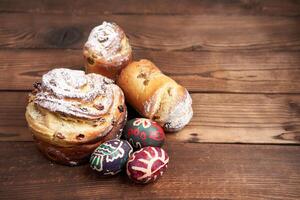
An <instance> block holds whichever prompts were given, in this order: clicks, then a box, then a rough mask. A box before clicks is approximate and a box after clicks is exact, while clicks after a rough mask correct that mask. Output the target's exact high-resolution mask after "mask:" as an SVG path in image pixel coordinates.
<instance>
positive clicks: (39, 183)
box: [0, 142, 300, 200]
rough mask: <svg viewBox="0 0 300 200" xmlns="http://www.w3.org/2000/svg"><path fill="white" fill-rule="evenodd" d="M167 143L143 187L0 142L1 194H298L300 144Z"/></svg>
mask: <svg viewBox="0 0 300 200" xmlns="http://www.w3.org/2000/svg"><path fill="white" fill-rule="evenodd" d="M165 148H166V150H167V152H168V154H169V156H170V164H169V166H168V170H167V172H166V173H165V174H164V175H163V177H162V178H161V179H160V180H159V181H158V182H156V183H154V184H149V185H146V186H142V185H135V184H133V183H131V182H130V181H129V180H128V179H127V177H126V175H125V174H121V175H117V176H115V177H112V178H101V177H100V176H97V174H95V173H94V172H93V171H92V170H91V169H90V168H89V167H88V165H84V166H80V167H73V168H71V167H66V166H60V165H56V164H51V163H50V162H49V161H48V160H46V159H45V158H44V157H43V156H42V155H41V154H40V153H39V152H38V150H37V149H36V148H35V146H34V144H33V143H32V142H12V143H10V142H1V145H0V156H1V160H0V165H1V166H2V167H1V168H0V174H1V176H0V186H1V187H0V193H1V198H2V199H40V198H41V197H42V198H43V199H53V198H55V199H98V198H101V199H113V198H114V199H120V198H121V199H123V198H125V199H135V198H137V199H183V198H186V199H196V198H203V199H211V200H212V199H216V198H218V199H263V198H264V199H287V200H292V199H299V198H300V171H299V170H298V169H299V165H300V146H289V147H286V146H276V145H272V146H262V145H222V144H219V145H216V144H214V145H211V144H202V145H199V144H182V143H173V142H168V144H167V145H166V147H165ZM25 149H26V150H25ZM175 191H176V192H175Z"/></svg>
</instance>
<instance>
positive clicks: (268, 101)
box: [0, 92, 300, 144]
mask: <svg viewBox="0 0 300 200" xmlns="http://www.w3.org/2000/svg"><path fill="white" fill-rule="evenodd" d="M0 94H1V96H2V98H3V99H2V101H1V105H0V141H32V137H31V134H30V133H29V131H28V129H27V124H26V121H25V117H24V112H25V106H26V101H27V93H26V92H1V93H0ZM192 98H193V109H194V116H193V119H192V121H191V123H190V124H189V125H188V126H187V127H185V128H184V129H183V130H182V131H180V132H178V133H176V134H167V139H168V141H177V142H178V141H180V142H186V143H207V142H214V143H270V144H271V143H274V144H276V143H278V144H295V143H300V96H299V95H258V94H247V95H245V94H192ZM131 116H134V115H131Z"/></svg>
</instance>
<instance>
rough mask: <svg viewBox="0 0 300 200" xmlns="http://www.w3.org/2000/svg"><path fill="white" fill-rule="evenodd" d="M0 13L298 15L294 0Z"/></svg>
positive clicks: (116, 3)
mask: <svg viewBox="0 0 300 200" xmlns="http://www.w3.org/2000/svg"><path fill="white" fill-rule="evenodd" d="M0 12H29V13H53V14H58V13H72V14H77V15H78V14H79V15H80V14H82V15H83V14H159V15H162V14H173V15H174V14H184V15H187V14H202V15H203V14H222V15H224V14H225V15H232V14H241V15H275V16H283V15H284V16H298V15H299V13H300V2H299V1H295V0H285V1H281V0H264V1H261V0H259V1H258V0H230V1H210V0H201V1H200V0H198V1H197V0H196V1H195V0H176V1H174V0H163V1H162V0H152V1H147V0H138V1H137V0H128V1H126V2H124V1H123V0H102V1H92V0H87V1H80V0H64V1H60V0H27V1H22V0H14V1H13V3H12V1H11V0H1V1H0Z"/></svg>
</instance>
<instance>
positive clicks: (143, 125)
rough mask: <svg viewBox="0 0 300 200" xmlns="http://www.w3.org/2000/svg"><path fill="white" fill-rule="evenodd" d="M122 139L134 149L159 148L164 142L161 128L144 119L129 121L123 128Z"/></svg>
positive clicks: (153, 122) (155, 123)
mask: <svg viewBox="0 0 300 200" xmlns="http://www.w3.org/2000/svg"><path fill="white" fill-rule="evenodd" d="M123 137H124V138H125V139H126V140H127V141H128V142H129V143H130V144H131V145H132V146H133V147H134V148H136V149H140V148H143V147H147V146H153V147H161V146H163V144H164V142H165V133H164V131H163V129H162V127H161V126H160V125H159V124H158V123H157V122H155V121H152V120H150V119H146V118H134V119H132V120H129V121H128V122H127V123H126V126H125V128H124V132H123Z"/></svg>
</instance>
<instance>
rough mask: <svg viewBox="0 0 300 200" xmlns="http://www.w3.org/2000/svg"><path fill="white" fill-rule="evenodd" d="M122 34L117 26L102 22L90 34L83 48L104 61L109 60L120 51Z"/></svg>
mask: <svg viewBox="0 0 300 200" xmlns="http://www.w3.org/2000/svg"><path fill="white" fill-rule="evenodd" d="M123 35H124V33H123V31H122V30H121V29H120V28H119V27H118V25H116V24H114V23H109V22H105V21H104V22H103V23H102V24H101V25H99V26H96V27H95V28H94V29H93V30H92V31H91V33H90V35H89V38H88V41H87V42H86V43H85V47H87V48H89V49H91V50H92V51H93V52H95V53H96V54H97V55H98V56H101V57H102V58H103V59H105V60H111V59H113V57H114V56H115V55H116V54H117V52H118V51H119V50H120V49H121V40H122V37H124V36H123Z"/></svg>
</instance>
